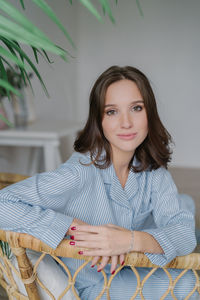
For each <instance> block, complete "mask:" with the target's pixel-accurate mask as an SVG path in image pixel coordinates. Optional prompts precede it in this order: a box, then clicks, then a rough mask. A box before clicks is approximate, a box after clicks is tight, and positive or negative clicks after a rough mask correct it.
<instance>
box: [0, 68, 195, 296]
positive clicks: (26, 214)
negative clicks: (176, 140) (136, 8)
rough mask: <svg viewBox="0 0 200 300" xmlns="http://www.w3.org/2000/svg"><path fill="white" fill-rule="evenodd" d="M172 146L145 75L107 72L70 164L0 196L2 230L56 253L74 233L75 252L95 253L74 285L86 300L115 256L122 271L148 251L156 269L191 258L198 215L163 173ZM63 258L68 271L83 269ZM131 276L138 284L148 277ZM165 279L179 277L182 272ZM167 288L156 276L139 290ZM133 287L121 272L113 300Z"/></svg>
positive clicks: (185, 289)
mask: <svg viewBox="0 0 200 300" xmlns="http://www.w3.org/2000/svg"><path fill="white" fill-rule="evenodd" d="M170 142H171V137H170V135H169V133H168V132H167V130H166V129H165V128H164V126H163V124H162V123H161V121H160V118H159V116H158V112H157V108H156V102H155V97H154V94H153V91H152V89H151V86H150V84H149V81H148V79H147V78H146V76H145V75H144V74H143V73H142V72H141V71H139V70H138V69H136V68H133V67H129V66H128V67H118V66H113V67H111V68H109V69H108V70H106V71H105V72H104V73H103V74H102V75H101V76H100V77H99V78H98V79H97V81H96V83H95V84H94V87H93V89H92V91H91V95H90V109H89V117H88V120H87V123H86V125H85V127H84V129H83V130H82V131H81V132H80V133H79V135H78V137H77V139H76V141H75V144H74V149H75V151H76V152H75V153H74V154H73V155H72V156H71V158H70V159H69V160H68V161H67V162H66V163H64V164H62V165H61V166H60V167H59V168H58V169H57V170H55V171H53V172H49V173H43V174H37V175H35V176H34V177H32V178H29V179H27V180H25V181H23V182H20V183H18V184H15V185H14V186H11V187H7V188H6V189H4V190H3V191H2V192H1V194H0V201H1V203H0V205H1V209H0V227H1V228H3V229H5V230H12V231H18V232H25V233H28V234H31V235H33V236H35V237H37V238H39V239H40V240H42V241H43V242H45V243H47V244H48V245H49V246H51V247H53V248H56V247H57V246H58V244H59V243H60V242H61V240H62V239H63V238H64V237H65V236H66V235H71V239H72V240H73V241H71V245H72V247H83V248H88V250H83V251H81V252H80V253H79V254H80V256H81V255H89V256H93V260H92V264H91V266H88V267H86V268H85V269H84V271H82V272H81V273H80V274H79V275H78V277H77V284H76V287H77V289H78V291H79V294H80V297H81V299H83V300H94V299H95V298H96V296H97V295H98V294H99V292H100V291H101V290H102V287H103V276H102V274H101V272H100V271H101V270H102V269H103V268H104V270H105V272H107V273H108V277H109V276H111V273H112V274H113V273H114V272H115V269H116V266H117V261H118V258H119V261H120V263H121V264H123V263H124V258H125V255H126V253H128V252H130V251H139V252H143V253H145V254H146V255H147V257H148V258H149V259H150V260H151V262H152V263H154V264H156V265H159V266H164V265H165V264H167V263H168V262H170V261H171V260H172V259H173V258H174V257H176V256H178V255H186V254H189V253H190V252H192V250H193V249H194V248H195V246H196V239H195V233H194V227H195V225H194V216H193V214H192V213H191V212H190V211H189V210H188V209H186V204H187V203H186V200H187V201H190V198H189V197H188V198H187V197H186V198H184V196H180V195H178V193H177V189H176V186H175V184H174V182H173V180H172V178H171V176H170V174H169V172H168V171H167V164H168V162H169V161H170V155H171V152H170V148H169V145H170ZM186 241H187V242H186ZM99 258H102V261H101V264H100V265H98V267H96V266H95V265H96V264H97V262H98V260H99ZM109 258H111V262H112V263H111V265H108V264H107V263H108V260H109ZM63 261H64V263H66V264H67V266H68V267H69V268H70V270H71V272H72V274H73V273H74V272H75V270H76V268H77V267H78V266H80V265H81V264H82V262H83V261H82V260H74V259H70V258H63ZM137 270H138V272H139V274H140V276H141V278H144V276H145V275H146V274H147V273H148V272H149V269H145V268H138V269H137ZM170 273H171V275H172V278H175V277H176V276H177V275H178V273H179V271H178V270H172V269H171V270H170ZM168 281H169V280H168V278H167V276H166V274H165V273H164V271H163V270H162V269H158V270H157V271H156V272H155V273H154V274H153V275H152V276H151V277H150V278H149V279H148V281H147V282H146V284H145V286H144V289H143V294H144V297H145V299H148V300H158V299H160V298H161V296H162V295H163V294H164V293H165V291H166V290H167V288H168V283H169V282H168ZM158 282H159V284H158ZM194 282H195V278H194V275H193V273H192V272H187V273H186V274H185V275H184V276H183V277H182V278H181V279H180V280H179V281H178V283H177V285H176V288H175V296H176V297H177V299H184V298H185V296H186V295H187V294H188V293H189V291H191V290H192V289H193V286H194ZM136 286H137V280H136V276H135V275H134V273H133V272H132V270H131V269H130V268H129V267H124V268H123V269H122V270H121V271H120V272H119V273H118V274H117V275H116V277H115V279H114V280H113V282H112V284H111V288H110V296H111V299H113V300H122V299H123V300H128V299H130V297H131V296H132V295H133V294H134V291H135V289H136ZM194 297H195V295H194ZM102 299H103V300H105V299H106V295H104V296H103V297H102ZM137 299H140V297H139V296H138V298H137ZM166 299H172V298H171V296H170V295H168V297H167V298H166ZM191 299H192V298H191Z"/></svg>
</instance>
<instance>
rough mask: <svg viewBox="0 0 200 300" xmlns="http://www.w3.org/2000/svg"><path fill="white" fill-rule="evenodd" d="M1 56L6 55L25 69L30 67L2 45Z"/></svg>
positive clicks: (0, 48)
mask: <svg viewBox="0 0 200 300" xmlns="http://www.w3.org/2000/svg"><path fill="white" fill-rule="evenodd" d="M1 56H4V57H6V58H7V59H9V60H11V61H12V62H14V63H15V64H17V65H18V66H19V67H21V68H23V69H25V68H26V69H30V68H29V67H28V65H25V64H24V63H23V62H22V61H21V60H20V59H18V58H17V56H15V55H13V54H11V53H10V52H9V51H8V50H6V49H5V48H3V47H1V46H0V57H1Z"/></svg>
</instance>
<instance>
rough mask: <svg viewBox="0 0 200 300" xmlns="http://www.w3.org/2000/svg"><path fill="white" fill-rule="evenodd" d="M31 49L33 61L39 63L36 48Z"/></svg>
mask: <svg viewBox="0 0 200 300" xmlns="http://www.w3.org/2000/svg"><path fill="white" fill-rule="evenodd" d="M32 49H33V54H34V57H35V61H36V63H37V64H38V62H39V61H38V55H37V48H35V47H32Z"/></svg>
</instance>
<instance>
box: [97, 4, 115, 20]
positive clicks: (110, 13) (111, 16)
mask: <svg viewBox="0 0 200 300" xmlns="http://www.w3.org/2000/svg"><path fill="white" fill-rule="evenodd" d="M99 1H100V3H101V6H102V8H103V11H104V13H106V12H107V14H108V16H109V18H110V20H111V21H112V23H115V19H114V17H113V15H112V11H111V8H110V4H109V2H108V0H99Z"/></svg>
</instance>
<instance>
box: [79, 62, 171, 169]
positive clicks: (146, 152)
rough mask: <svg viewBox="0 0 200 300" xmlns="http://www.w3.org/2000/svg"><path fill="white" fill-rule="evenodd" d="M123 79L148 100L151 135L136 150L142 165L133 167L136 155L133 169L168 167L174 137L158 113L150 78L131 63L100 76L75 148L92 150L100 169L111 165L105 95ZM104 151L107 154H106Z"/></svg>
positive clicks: (130, 165) (139, 163) (83, 150)
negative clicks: (104, 116) (105, 125)
mask: <svg viewBox="0 0 200 300" xmlns="http://www.w3.org/2000/svg"><path fill="white" fill-rule="evenodd" d="M123 79H128V80H131V81H133V82H134V83H135V84H136V85H137V87H138V89H139V91H140V93H141V95H142V98H143V100H144V106H145V108H146V113H147V120H148V135H147V137H146V138H145V140H144V141H143V142H142V144H140V145H139V146H138V147H137V148H136V150H135V153H134V157H136V159H137V161H138V164H137V165H136V166H133V165H132V162H133V158H132V160H131V161H130V164H129V168H132V170H133V171H134V172H141V171H144V170H147V169H148V170H155V169H157V168H159V167H161V166H163V167H165V168H167V165H168V163H169V161H170V160H171V150H170V143H171V142H172V139H171V136H170V134H169V133H168V131H167V130H166V129H165V127H164V126H163V124H162V122H161V120H160V117H159V115H158V111H157V106H156V101H155V96H154V93H153V91H152V88H151V86H150V83H149V80H148V79H147V77H146V76H145V75H144V74H143V73H142V72H141V71H140V70H138V69H136V68H134V67H131V66H126V67H119V66H112V67H110V68H109V69H107V70H106V71H105V72H103V73H102V74H101V75H100V76H99V78H98V79H97V81H96V82H95V84H94V86H93V88H92V90H91V93H90V98H89V105H90V108H89V116H88V120H87V122H86V125H85V127H84V128H83V130H82V131H80V132H79V134H78V136H77V138H76V140H75V143H74V150H75V151H77V152H80V153H86V152H88V151H89V152H90V156H91V160H92V163H93V164H94V165H95V166H96V167H98V168H101V169H103V168H107V167H108V166H109V165H110V164H111V147H110V144H109V142H108V141H107V139H106V138H105V136H104V134H103V128H102V119H103V115H104V103H105V95H106V91H107V88H108V87H109V86H110V85H111V84H112V83H114V82H116V81H119V80H123ZM104 150H105V155H104V156H103V157H102V155H101V154H102V152H103V151H104Z"/></svg>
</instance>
